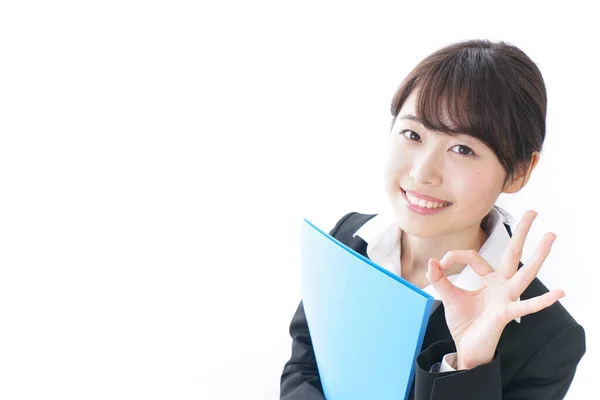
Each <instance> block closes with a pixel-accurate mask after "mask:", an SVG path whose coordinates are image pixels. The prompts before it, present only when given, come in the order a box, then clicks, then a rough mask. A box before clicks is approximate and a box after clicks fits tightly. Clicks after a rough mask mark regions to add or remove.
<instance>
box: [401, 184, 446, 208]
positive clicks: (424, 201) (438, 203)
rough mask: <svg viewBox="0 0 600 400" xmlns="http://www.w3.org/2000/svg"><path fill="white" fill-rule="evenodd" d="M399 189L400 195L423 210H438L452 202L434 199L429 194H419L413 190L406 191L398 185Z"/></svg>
mask: <svg viewBox="0 0 600 400" xmlns="http://www.w3.org/2000/svg"><path fill="white" fill-rule="evenodd" d="M400 190H401V191H402V196H403V197H404V199H406V201H407V202H408V203H410V204H411V205H412V206H414V207H418V208H420V209H423V210H438V209H442V208H446V207H449V206H451V205H452V203H451V202H449V201H444V200H440V199H436V198H433V197H430V196H423V195H419V194H416V192H414V191H409V192H407V191H406V190H404V189H403V188H402V187H400Z"/></svg>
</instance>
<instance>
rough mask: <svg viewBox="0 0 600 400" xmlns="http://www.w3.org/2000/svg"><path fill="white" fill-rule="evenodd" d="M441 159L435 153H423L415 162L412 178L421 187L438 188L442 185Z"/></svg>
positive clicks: (411, 170) (411, 172) (411, 173)
mask: <svg viewBox="0 0 600 400" xmlns="http://www.w3.org/2000/svg"><path fill="white" fill-rule="evenodd" d="M441 159H442V157H440V155H439V154H436V153H435V152H433V151H430V152H425V151H424V152H422V153H421V154H420V155H419V157H415V159H414V160H413V165H412V168H411V169H410V173H409V175H410V177H411V178H412V179H414V180H415V182H417V183H419V184H420V185H429V186H436V185H439V184H441V183H442V176H441V165H440V163H441Z"/></svg>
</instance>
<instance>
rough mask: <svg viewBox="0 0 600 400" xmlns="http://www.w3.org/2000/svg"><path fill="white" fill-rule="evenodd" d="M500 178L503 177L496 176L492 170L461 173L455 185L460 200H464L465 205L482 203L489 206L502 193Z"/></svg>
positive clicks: (470, 205) (472, 205)
mask: <svg viewBox="0 0 600 400" xmlns="http://www.w3.org/2000/svg"><path fill="white" fill-rule="evenodd" d="M499 179H501V177H497V176H495V174H494V173H491V172H490V171H487V172H486V171H470V172H469V173H468V174H464V175H461V178H460V179H458V180H456V181H455V184H454V185H453V186H454V189H455V193H456V195H457V198H458V200H459V201H461V200H462V201H461V202H462V204H463V205H464V206H465V207H477V205H481V207H483V208H487V207H488V206H491V204H490V203H493V202H494V201H495V200H496V198H497V197H498V195H499V194H500V186H501V182H500V181H499Z"/></svg>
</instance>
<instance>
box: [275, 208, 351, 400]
mask: <svg viewBox="0 0 600 400" xmlns="http://www.w3.org/2000/svg"><path fill="white" fill-rule="evenodd" d="M352 214H355V213H353V212H352V213H349V214H346V215H344V216H343V217H342V218H341V219H340V220H339V221H338V222H337V224H336V225H335V226H334V227H333V229H332V230H331V232H329V234H330V235H331V236H335V235H336V233H337V231H338V230H339V228H340V226H342V224H343V223H344V222H345V221H346V220H347V219H348V218H349V217H350V216H351V215H352ZM290 336H291V337H292V356H291V358H290V359H289V361H288V362H287V363H286V364H285V366H284V367H283V372H282V374H281V385H280V395H279V398H280V400H324V399H325V396H324V395H323V387H322V386H321V379H320V377H319V370H318V368H317V360H316V358H315V352H314V349H313V346H312V340H311V338H310V333H309V331H308V323H307V321H306V315H305V314H304V305H303V303H302V302H300V304H299V305H298V309H297V310H296V313H295V314H294V317H293V318H292V322H291V324H290Z"/></svg>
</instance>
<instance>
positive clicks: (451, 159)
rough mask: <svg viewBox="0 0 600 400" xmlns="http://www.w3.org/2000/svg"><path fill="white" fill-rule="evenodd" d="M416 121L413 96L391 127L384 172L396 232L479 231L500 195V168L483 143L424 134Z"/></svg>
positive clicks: (421, 234) (420, 234)
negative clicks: (400, 230)
mask: <svg viewBox="0 0 600 400" xmlns="http://www.w3.org/2000/svg"><path fill="white" fill-rule="evenodd" d="M415 116H416V113H415V93H414V92H413V93H412V94H411V95H410V96H409V97H408V98H407V99H406V101H405V102H404V105H403V106H402V109H401V110H400V112H399V114H398V118H397V119H396V121H395V123H394V126H393V127H392V130H391V133H390V136H389V144H388V148H389V151H388V157H387V161H386V165H385V173H384V179H385V187H386V192H387V194H388V197H389V199H390V201H391V205H392V208H393V210H394V212H395V214H396V218H397V220H398V224H399V226H400V228H401V229H402V230H403V231H405V232H407V233H409V234H411V235H414V236H418V237H423V238H425V237H437V236H442V235H446V234H450V233H453V232H457V231H461V230H463V229H469V228H473V227H475V226H477V227H478V226H479V225H480V223H481V220H482V219H483V218H484V217H485V216H486V215H487V213H488V212H489V211H490V209H491V208H492V206H493V205H494V202H495V201H496V199H497V198H498V196H499V194H500V193H501V192H502V188H503V183H504V178H505V174H506V173H505V171H504V168H503V167H502V165H501V164H500V162H499V161H498V158H497V157H496V155H495V154H494V152H493V151H492V150H491V149H490V148H488V147H487V146H486V145H485V144H484V143H482V142H480V141H478V140H477V139H475V138H473V137H471V136H468V135H458V136H450V135H446V134H440V133H437V132H435V133H434V132H432V131H428V130H426V129H425V128H424V127H423V126H422V125H421V124H420V123H419V122H418V121H416V119H415ZM414 203H416V204H414Z"/></svg>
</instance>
